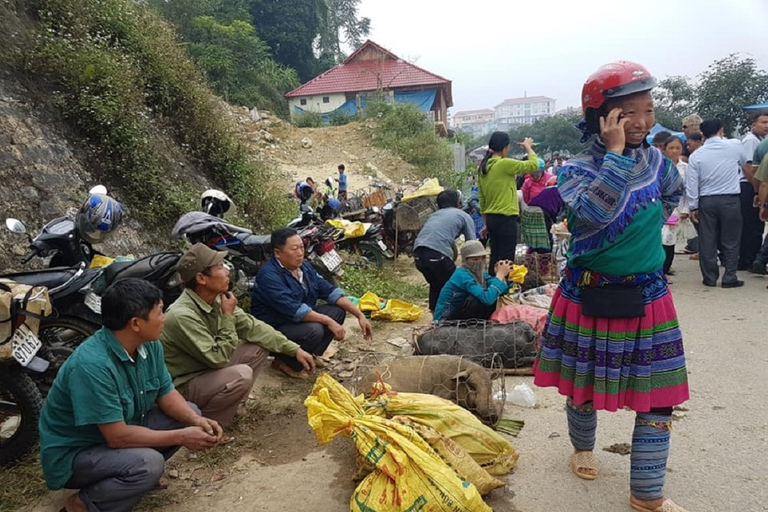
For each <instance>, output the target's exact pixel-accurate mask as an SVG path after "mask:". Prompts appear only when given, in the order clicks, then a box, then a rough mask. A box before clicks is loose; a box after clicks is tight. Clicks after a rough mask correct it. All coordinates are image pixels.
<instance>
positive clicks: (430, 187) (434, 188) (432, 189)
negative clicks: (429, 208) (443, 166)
mask: <svg viewBox="0 0 768 512" xmlns="http://www.w3.org/2000/svg"><path fill="white" fill-rule="evenodd" d="M442 191H443V187H442V186H441V185H440V182H439V181H438V179H437V178H430V179H428V180H427V181H425V182H424V184H423V185H422V186H420V187H419V188H418V190H416V192H414V193H413V194H409V195H407V196H405V197H403V199H401V201H402V202H403V203H405V202H407V201H410V200H411V199H415V198H417V197H424V196H436V195H437V194H439V193H440V192H442Z"/></svg>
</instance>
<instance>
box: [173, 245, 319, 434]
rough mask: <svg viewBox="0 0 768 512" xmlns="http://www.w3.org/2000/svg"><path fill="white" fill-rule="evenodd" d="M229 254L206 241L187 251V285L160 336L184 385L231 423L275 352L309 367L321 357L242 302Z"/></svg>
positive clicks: (183, 268)
mask: <svg viewBox="0 0 768 512" xmlns="http://www.w3.org/2000/svg"><path fill="white" fill-rule="evenodd" d="M225 255H226V253H224V252H221V251H214V250H213V249H211V248H209V247H207V246H205V245H204V244H195V245H193V246H192V247H191V248H190V249H189V250H188V251H187V252H186V253H184V255H183V256H182V257H181V259H180V260H179V263H178V264H177V266H176V269H177V271H178V272H179V275H180V276H181V279H182V280H183V281H184V286H185V290H184V292H183V293H182V294H181V297H179V298H178V299H177V300H176V301H175V302H174V303H173V304H171V307H170V308H168V311H167V313H166V320H165V330H164V331H163V334H162V336H161V338H160V339H161V340H162V342H163V345H164V346H165V362H166V364H167V365H168V370H169V371H170V372H171V375H172V376H173V379H174V381H173V383H174V384H175V385H176V387H177V388H178V389H179V391H181V393H182V394H183V395H184V396H185V397H186V398H187V400H189V401H190V402H193V403H195V404H197V406H198V407H200V409H201V410H202V411H203V414H204V415H205V416H207V417H210V418H213V419H215V420H216V421H218V422H219V423H221V424H222V425H223V426H225V427H227V426H229V425H230V424H231V423H232V420H233V419H234V417H235V413H237V407H238V405H240V403H241V402H243V401H244V400H245V399H246V398H248V394H249V393H250V392H251V388H252V387H253V381H254V379H255V378H256V375H257V374H258V373H259V372H260V371H261V369H262V367H263V366H264V362H265V361H266V360H267V356H268V355H269V352H276V353H279V354H285V356H286V357H290V358H291V359H292V360H293V361H295V362H296V364H297V365H299V367H303V368H305V369H307V370H312V369H314V364H315V363H314V359H313V358H312V356H311V355H310V354H308V353H306V352H305V351H303V350H302V349H301V348H300V347H299V345H297V344H296V343H293V342H292V341H289V340H288V339H287V338H286V337H285V336H283V335H282V334H280V333H279V332H277V331H275V330H274V329H273V328H271V327H270V326H268V325H266V324H264V323H262V322H259V321H258V320H256V319H255V318H253V317H252V316H251V315H249V314H248V313H246V312H245V311H243V310H242V309H240V308H238V307H237V298H236V297H235V296H234V295H232V293H230V292H229V270H228V269H227V267H225V266H224V263H223V261H224V256H225Z"/></svg>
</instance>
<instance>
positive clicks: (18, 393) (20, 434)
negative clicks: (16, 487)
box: [0, 367, 43, 466]
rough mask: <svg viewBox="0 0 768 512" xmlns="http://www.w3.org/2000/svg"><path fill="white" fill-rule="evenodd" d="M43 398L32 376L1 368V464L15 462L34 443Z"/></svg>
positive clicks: (33, 445)
mask: <svg viewBox="0 0 768 512" xmlns="http://www.w3.org/2000/svg"><path fill="white" fill-rule="evenodd" d="M42 407H43V397H42V395H41V394H40V390H39V389H37V387H36V386H35V383H34V382H32V379H30V378H29V376H28V375H27V374H25V373H22V372H20V371H18V370H17V369H16V368H12V367H3V368H0V466H4V465H7V464H10V463H11V462H14V461H16V460H18V459H20V458H21V457H23V456H24V455H26V454H27V453H28V452H30V451H31V450H32V449H33V448H34V447H35V444H37V422H38V420H39V419H40V409H42Z"/></svg>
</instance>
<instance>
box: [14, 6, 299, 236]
mask: <svg viewBox="0 0 768 512" xmlns="http://www.w3.org/2000/svg"><path fill="white" fill-rule="evenodd" d="M30 8H31V9H33V11H34V12H33V14H35V15H36V16H37V17H38V19H39V20H40V24H41V27H40V31H39V35H38V38H37V41H38V45H37V47H36V48H35V49H34V50H33V51H31V52H30V53H29V54H28V55H27V70H28V71H29V72H32V73H44V74H46V75H47V77H48V78H49V80H50V81H51V82H52V83H54V84H55V85H56V87H57V89H58V90H57V91H56V94H55V100H54V101H55V104H56V105H57V106H59V107H60V108H61V111H62V113H63V114H64V116H65V118H66V119H67V120H68V121H69V122H70V123H71V124H72V125H73V126H74V127H75V128H76V129H77V130H78V132H79V133H81V134H82V135H83V136H84V137H85V139H86V140H87V141H88V142H89V143H90V148H91V156H92V158H91V161H92V162H91V164H92V165H93V171H94V174H95V175H96V177H97V178H99V179H100V180H101V181H102V182H104V183H105V184H107V185H109V186H110V187H112V186H113V185H117V186H118V189H119V190H120V191H121V192H122V193H123V197H122V198H121V199H122V200H124V201H126V202H127V203H128V204H130V205H134V206H135V209H134V210H135V211H137V212H138V214H139V216H140V217H142V219H143V220H144V222H145V223H146V224H148V225H151V226H154V227H158V228H160V227H168V225H169V224H172V223H173V222H175V220H176V219H178V217H179V216H180V215H181V214H183V213H185V212H186V211H189V210H190V209H191V208H194V207H195V205H196V203H197V199H196V196H197V194H199V193H200V191H195V190H191V189H190V188H189V186H188V185H186V184H185V183H183V182H180V181H181V180H178V179H177V178H174V174H172V168H170V167H171V166H172V165H173V163H172V162H168V161H167V160H168V158H165V157H164V156H163V155H164V154H166V153H165V150H166V148H163V147H162V145H163V144H165V143H167V140H168V139H169V138H170V139H171V140H176V141H177V142H178V143H179V145H180V147H181V148H182V150H183V151H185V152H186V154H187V155H188V157H189V158H190V159H191V160H193V161H194V162H195V163H196V164H197V165H198V166H199V167H200V168H201V169H202V170H204V171H205V173H206V175H207V177H208V178H209V179H210V181H211V182H213V183H214V184H215V185H216V186H218V187H220V188H222V189H224V190H225V191H226V192H227V193H228V194H229V195H230V196H232V198H233V199H234V200H235V202H236V203H237V204H238V206H239V209H240V212H241V213H242V214H243V215H244V216H245V217H247V218H248V220H249V222H250V223H251V224H253V226H254V227H256V228H264V229H268V228H271V227H274V226H276V225H279V224H281V223H282V222H283V221H284V220H286V219H287V218H288V217H289V215H290V214H289V212H290V210H291V208H290V205H289V204H288V201H287V200H286V199H285V198H284V197H283V196H282V195H281V194H278V193H276V192H275V191H273V190H272V189H271V188H270V187H269V186H267V185H266V184H267V183H269V182H270V180H271V178H272V175H271V171H270V170H269V169H268V168H267V167H266V166H265V165H264V164H262V163H261V162H258V161H254V160H253V159H252V157H251V155H249V153H248V151H247V149H246V147H245V146H243V145H242V144H241V143H240V142H239V140H238V137H237V135H236V133H235V131H234V126H233V125H232V123H231V122H230V121H229V120H228V119H226V118H225V116H224V114H223V111H222V106H221V104H220V100H219V99H218V98H217V97H216V96H214V95H213V94H212V93H211V92H210V90H209V89H208V88H207V86H206V85H205V83H204V81H203V80H202V78H201V77H200V76H199V73H198V71H197V70H196V68H195V66H194V65H193V64H192V63H191V61H190V60H189V59H188V58H187V57H186V54H185V51H184V49H183V48H182V47H180V46H179V45H178V41H177V39H176V36H175V33H174V31H173V29H172V28H171V27H170V26H169V25H168V24H167V23H166V22H164V21H163V20H162V19H161V18H160V17H159V15H157V14H156V13H155V12H154V11H153V10H151V9H150V8H148V7H147V6H146V5H145V4H143V3H137V2H134V1H132V0H32V1H31V2H30ZM161 133H163V134H164V135H165V136H164V137H160V136H158V135H159V134H161Z"/></svg>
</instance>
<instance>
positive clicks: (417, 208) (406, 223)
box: [395, 196, 437, 231]
mask: <svg viewBox="0 0 768 512" xmlns="http://www.w3.org/2000/svg"><path fill="white" fill-rule="evenodd" d="M435 211H437V199H436V197H433V196H427V197H416V198H413V199H411V200H410V201H407V202H404V203H400V204H398V205H397V207H396V208H395V225H396V229H397V230H399V231H409V230H411V231H418V230H420V229H421V228H422V227H423V226H424V223H425V222H426V221H427V217H429V215H430V214H432V213H433V212H435Z"/></svg>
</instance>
